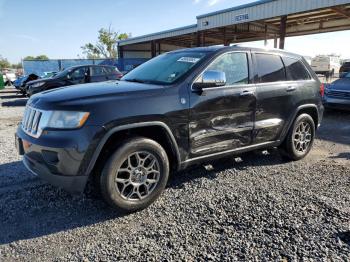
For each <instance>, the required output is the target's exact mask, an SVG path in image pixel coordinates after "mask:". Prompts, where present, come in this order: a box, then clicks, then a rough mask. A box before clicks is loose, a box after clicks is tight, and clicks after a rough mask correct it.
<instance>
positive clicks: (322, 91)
mask: <svg viewBox="0 0 350 262" xmlns="http://www.w3.org/2000/svg"><path fill="white" fill-rule="evenodd" d="M320 95H321V96H322V97H324V84H321V85H320Z"/></svg>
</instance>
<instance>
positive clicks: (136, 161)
mask: <svg viewBox="0 0 350 262" xmlns="http://www.w3.org/2000/svg"><path fill="white" fill-rule="evenodd" d="M168 177H169V160H168V157H167V154H166V152H165V150H164V149H163V148H162V146H161V145H160V144H158V143H157V142H155V141H153V140H151V139H148V138H142V137H138V138H133V139H129V140H127V141H125V142H124V143H123V144H121V145H120V146H119V147H118V149H117V150H116V151H115V152H114V154H113V155H112V156H111V157H110V158H109V160H108V161H107V163H106V165H105V166H104V168H103V171H102V175H101V179H100V182H101V183H100V185H101V193H102V196H103V198H104V199H105V200H106V201H107V202H108V203H109V204H110V205H111V206H113V207H114V208H116V209H118V210H119V211H122V212H134V211H138V210H141V209H144V208H146V207H148V206H149V205H150V204H152V203H153V202H154V201H155V200H156V199H157V198H158V197H159V195H160V194H161V193H162V192H163V190H164V189H165V186H166V184H167V181H168Z"/></svg>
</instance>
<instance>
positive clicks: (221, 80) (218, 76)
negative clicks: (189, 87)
mask: <svg viewBox="0 0 350 262" xmlns="http://www.w3.org/2000/svg"><path fill="white" fill-rule="evenodd" d="M225 85H226V74H225V72H222V71H215V70H208V71H205V72H204V73H203V74H202V75H201V76H200V77H199V78H198V79H197V81H196V82H195V83H193V88H194V89H196V90H201V89H204V88H210V87H219V86H225Z"/></svg>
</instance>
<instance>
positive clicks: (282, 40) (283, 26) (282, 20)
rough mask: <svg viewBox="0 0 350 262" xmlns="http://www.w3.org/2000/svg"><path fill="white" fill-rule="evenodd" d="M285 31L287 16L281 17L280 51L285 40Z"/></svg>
mask: <svg viewBox="0 0 350 262" xmlns="http://www.w3.org/2000/svg"><path fill="white" fill-rule="evenodd" d="M286 29H287V16H286V15H285V16H282V17H281V25H280V49H284V43H285V39H286Z"/></svg>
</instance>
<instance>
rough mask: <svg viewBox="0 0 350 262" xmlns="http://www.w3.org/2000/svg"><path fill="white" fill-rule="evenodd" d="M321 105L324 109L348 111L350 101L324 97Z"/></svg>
mask: <svg viewBox="0 0 350 262" xmlns="http://www.w3.org/2000/svg"><path fill="white" fill-rule="evenodd" d="M323 105H324V107H326V108H331V109H332V108H333V109H339V110H350V100H349V99H340V98H332V97H327V96H325V98H324V100H323Z"/></svg>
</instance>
